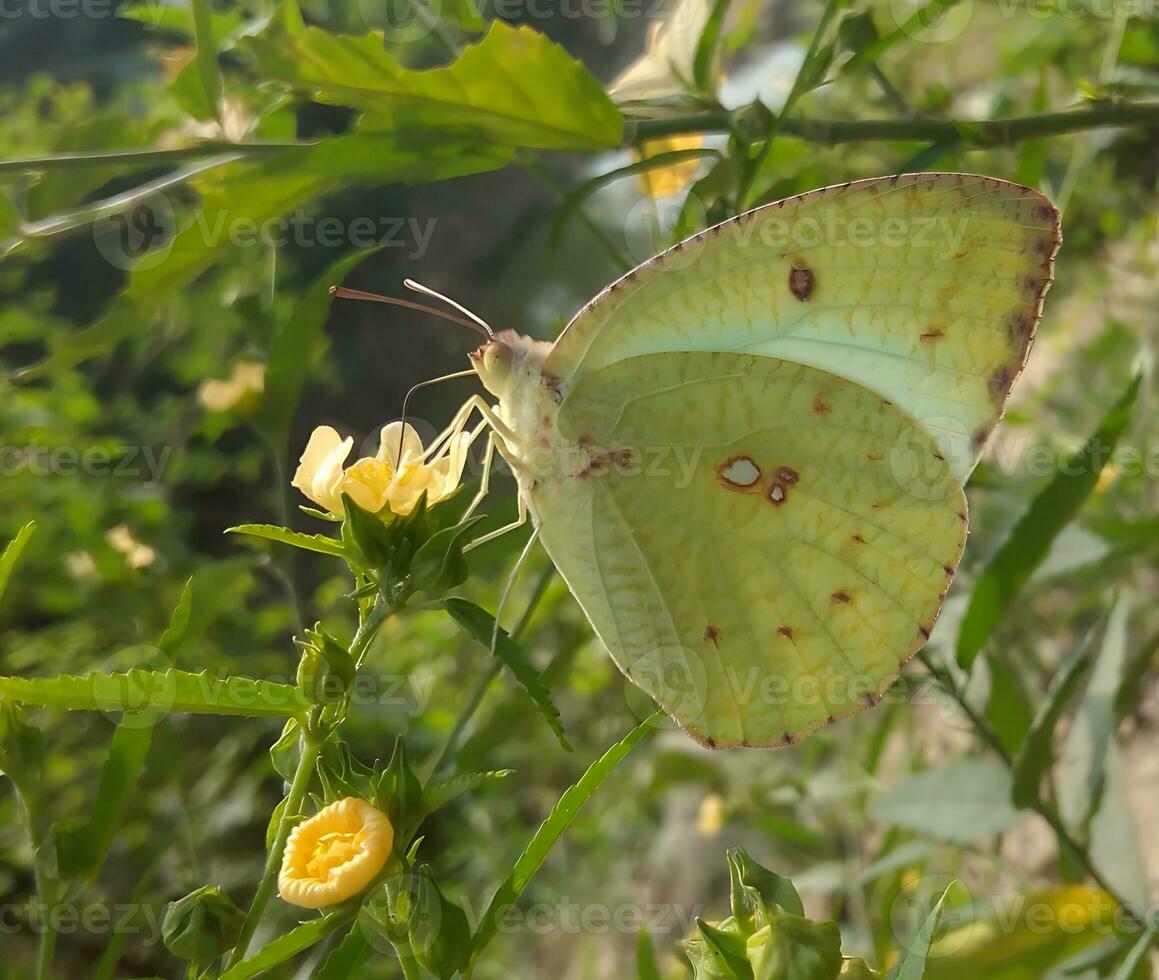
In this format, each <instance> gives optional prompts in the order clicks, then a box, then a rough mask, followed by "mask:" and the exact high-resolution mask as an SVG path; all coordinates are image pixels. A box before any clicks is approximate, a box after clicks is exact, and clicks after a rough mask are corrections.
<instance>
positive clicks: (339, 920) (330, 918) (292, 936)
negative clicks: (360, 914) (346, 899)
mask: <svg viewBox="0 0 1159 980" xmlns="http://www.w3.org/2000/svg"><path fill="white" fill-rule="evenodd" d="M349 921H350V916H349V915H348V914H347V913H345V912H332V913H331V914H330V915H324V916H320V917H319V918H317V919H310V920H309V921H307V922H303V923H302V924H301V925H300V926H296V927H295V928H293V929H291V930H290V931H289V932H287V933H286V934H285V935H282V936H279V937H278V938H277V939H275V940H274V941H273V942H271V943H268V944H267V945H266V946H264V947H262V949H261V950H259V951H258V952H257V953H255V954H254V955H253V956H251V957H250V958H249V959H247V960H242V962H240V963H239V964H238V965H237V966H235V967H233V968H231V969H229V970H226V971H225V973H223V974H222V975H221V980H250V977H256V976H258V975H259V974H262V973H265V972H266V970H269V969H272V968H273V967H275V966H277V965H278V964H279V963H285V962H286V960H288V959H291V958H292V957H294V956H297V955H298V954H299V953H301V952H302V951H303V950H307V949H309V948H310V947H311V946H313V945H315V944H316V943H319V942H321V941H322V940H323V939H325V938H326V937H327V936H328V935H330V933H332V932H333V931H334V930H335V929H338V928H339V927H341V926H342V925H343V924H345V923H347V922H349Z"/></svg>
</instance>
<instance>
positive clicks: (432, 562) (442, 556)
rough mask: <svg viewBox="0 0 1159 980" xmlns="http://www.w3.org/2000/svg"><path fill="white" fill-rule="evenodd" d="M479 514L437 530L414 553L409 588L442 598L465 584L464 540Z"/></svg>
mask: <svg viewBox="0 0 1159 980" xmlns="http://www.w3.org/2000/svg"><path fill="white" fill-rule="evenodd" d="M481 520H483V517H482V515H480V516H478V517H471V518H468V519H467V520H465V521H462V522H461V523H459V524H454V525H452V526H451V527H448V528H444V529H443V530H441V531H436V532H435V533H434V534H432V535H431V536H430V537H429V538H427V540H426V541H424V542H423V543H422V544H421V545H420V546H419V549H418V551H416V552H415V555H414V558H413V559H412V560H411V563H410V577H411V585H412V587H413V588H414V589H415V590H416V591H418V592H431V593H434V594H436V595H442V594H444V593H446V592H449V591H450V590H451V589H453V588H455V587H456V586H459V585H462V584H463V583H464V582H465V581H467V559H466V558H465V557H464V555H463V537H464V536H465V535H466V533H467V532H468V531H470V530H471V528H473V527H474V526H475V525H476V524H478V523H479V522H480V521H481Z"/></svg>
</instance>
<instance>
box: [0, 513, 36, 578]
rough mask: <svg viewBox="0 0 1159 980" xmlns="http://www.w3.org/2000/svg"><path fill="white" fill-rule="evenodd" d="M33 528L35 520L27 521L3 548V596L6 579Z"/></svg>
mask: <svg viewBox="0 0 1159 980" xmlns="http://www.w3.org/2000/svg"><path fill="white" fill-rule="evenodd" d="M35 530H36V521H29V522H28V523H27V524H25V525H24V527H22V528H21V529H20V530H19V531H17V532H16V537H14V538H13V539H12V540H11V541H9V542H8V544H7V546H6V547H5V548H4V554H2V555H0V596H3V595H4V591H5V589H7V588H8V580H9V579H10V578H11V577H12V569H14V568H15V567H16V563H17V562H18V561H19V560H20V555H21V553H22V552H23V551H24V546H25V545H27V544H28V539H29V538H31V537H32V532H33V531H35Z"/></svg>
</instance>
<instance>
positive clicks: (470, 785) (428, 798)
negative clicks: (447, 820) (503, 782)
mask: <svg viewBox="0 0 1159 980" xmlns="http://www.w3.org/2000/svg"><path fill="white" fill-rule="evenodd" d="M514 771H515V770H514V769H495V770H492V771H491V772H469V773H464V774H463V775H461V776H453V777H451V778H450V779H444V780H441V781H439V782H437V783H431V784H430V785H429V786H426V787H425V788H424V789H423V812H424V813H434V812H435V811H436V810H441V809H442V808H443V807H445V806H446V805H447V804H448V803H450V802H451V800H453V799H455V798H456V797H459V796H462V795H463V794H464V793H469V792H471V790H474V789H478V788H479V787H480V786H482V785H484V784H485V783H491V782H497V781H498V780H500V779H503V778H505V777H507V776H510V775H511V774H512V773H513V772H514Z"/></svg>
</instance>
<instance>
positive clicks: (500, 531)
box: [463, 494, 527, 552]
mask: <svg viewBox="0 0 1159 980" xmlns="http://www.w3.org/2000/svg"><path fill="white" fill-rule="evenodd" d="M516 501H517V506H518V508H519V510H518V515H519V516H518V517H516V518H515V520H513V521H512V522H511V523H510V524H504V525H503V526H502V527H500V528H496V529H495V530H494V531H490V532H488V533H487V534H484V535H483V536H482V537H481V538H476V539H475V540H474V541H472V542H470V543H469V544H466V545H464V546H463V551H465V552H466V551H470V550H471V549H472V548H478V547H479V545H481V544H486V543H487V542H488V541H494V540H495V539H496V538H498V537H501V536H502V535H504V534H506V533H507V532H508V531H514V530H515V529H516V528H520V527H523V525H524V524H526V523H527V502H526V501H525V500H524V499H523V494H519V495H518V496H517V497H516Z"/></svg>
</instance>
